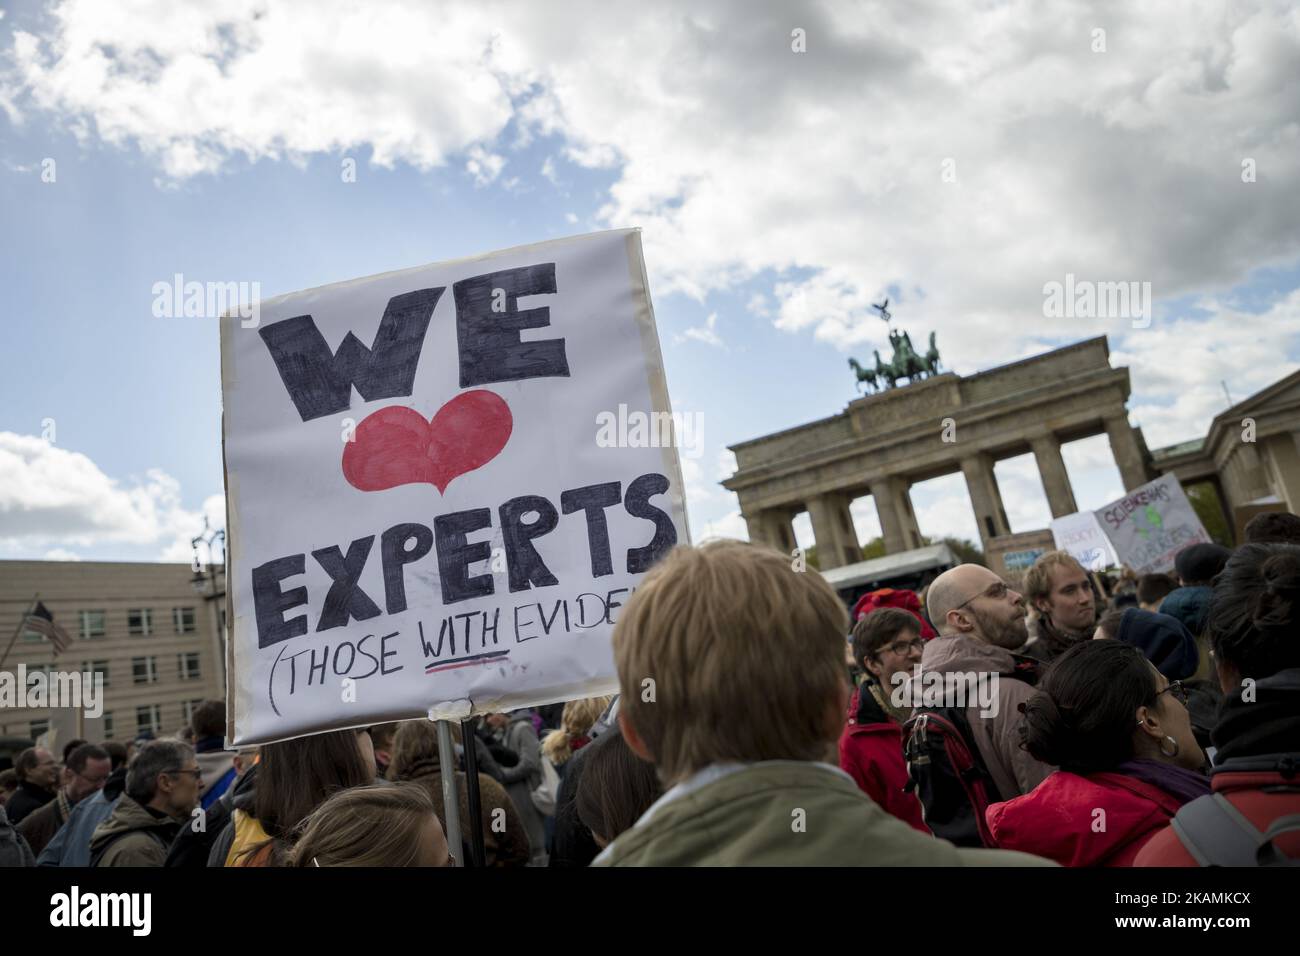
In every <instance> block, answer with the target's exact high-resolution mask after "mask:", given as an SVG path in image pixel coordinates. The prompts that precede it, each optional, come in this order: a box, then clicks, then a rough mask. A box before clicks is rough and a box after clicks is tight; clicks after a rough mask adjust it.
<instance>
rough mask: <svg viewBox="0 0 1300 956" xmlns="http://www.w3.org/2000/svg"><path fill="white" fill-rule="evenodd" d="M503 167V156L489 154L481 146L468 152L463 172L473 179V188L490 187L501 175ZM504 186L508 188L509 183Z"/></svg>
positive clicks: (504, 162)
mask: <svg viewBox="0 0 1300 956" xmlns="http://www.w3.org/2000/svg"><path fill="white" fill-rule="evenodd" d="M505 165H506V158H505V157H504V156H501V155H498V154H497V153H490V152H488V151H487V150H485V149H484V148H483V147H482V146H472V147H470V150H469V159H467V160H466V161H465V171H466V172H467V173H469V174H470V175H471V176H473V177H474V185H475V186H490V185H491V184H492V183H493V182H494V181H495V180H496V178H497V177H498V176H500V175H501V170H503V169H505ZM516 182H517V181H516ZM506 185H507V186H509V185H511V183H506Z"/></svg>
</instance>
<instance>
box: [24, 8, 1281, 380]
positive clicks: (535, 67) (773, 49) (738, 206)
mask: <svg viewBox="0 0 1300 956" xmlns="http://www.w3.org/2000/svg"><path fill="white" fill-rule="evenodd" d="M800 14H801V25H802V26H803V27H804V28H805V29H806V30H807V35H808V40H809V42H808V52H807V53H803V54H796V53H792V52H791V50H790V43H789V34H790V25H789V12H788V9H787V7H786V6H785V5H784V4H781V3H776V2H770V3H741V2H738V0H737V2H731V3H722V4H717V5H710V6H709V8H708V9H707V11H705V10H700V9H698V8H697V6H696V5H693V4H688V3H686V2H684V0H682V2H680V3H677V4H672V3H664V4H655V5H653V6H645V5H643V6H641V7H637V8H634V9H628V8H626V7H623V6H621V5H609V4H602V3H598V2H595V0H588V2H575V3H572V4H568V5H565V6H564V7H563V8H562V9H559V10H557V9H555V8H553V7H550V6H546V5H527V6H524V7H520V6H517V5H513V4H505V3H504V2H484V3H480V4H474V5H464V6H461V5H447V4H442V5H427V6H426V5H422V4H415V3H399V2H394V3H386V4H385V3H373V4H367V5H363V6H360V7H358V6H356V5H355V4H352V3H350V2H345V0H332V2H312V3H306V2H291V0H282V2H276V3H270V4H268V3H265V2H263V0H225V2H212V3H206V4H203V5H184V4H170V3H165V2H161V0H137V2H135V3H129V4H125V5H123V4H113V5H104V4H100V3H94V2H89V0H62V2H56V3H54V4H53V5H52V7H51V10H50V14H49V16H48V18H47V21H46V22H48V24H49V26H48V28H47V29H44V30H43V31H42V33H41V35H40V36H36V35H33V34H30V33H25V32H22V31H16V32H14V33H13V42H12V44H11V45H10V48H9V49H8V51H7V55H6V59H7V61H8V64H9V67H8V69H7V71H6V74H5V75H6V79H5V80H4V82H3V84H0V89H2V90H3V94H2V95H4V96H6V97H8V98H10V99H12V100H13V101H14V102H16V103H18V104H19V105H20V106H21V108H23V109H24V110H27V111H45V112H49V113H52V114H54V115H56V116H57V117H58V118H59V120H60V121H61V122H63V123H65V124H66V125H67V126H68V127H69V128H71V129H73V130H76V131H78V133H79V135H80V136H81V137H82V138H83V139H87V140H90V139H96V138H97V139H100V140H102V141H104V142H107V143H111V144H114V145H128V144H134V145H135V146H136V147H138V148H139V149H140V150H142V151H143V152H144V153H146V154H147V155H149V156H151V157H153V158H154V159H155V160H156V161H157V162H158V163H159V165H161V166H162V168H163V169H164V170H165V172H166V173H167V174H168V175H170V176H172V177H176V178H185V177H188V176H193V175H197V174H199V173H205V172H212V171H214V170H217V169H219V168H221V167H222V166H224V165H226V164H227V163H229V162H230V161H231V160H232V158H234V157H244V158H247V159H248V160H257V159H261V158H270V159H282V158H294V157H301V156H305V155H308V154H312V153H321V152H334V151H339V150H347V149H353V148H356V147H361V146H366V145H368V146H370V147H371V148H372V149H373V153H374V161H375V162H376V163H379V164H381V165H386V166H387V165H392V164H393V163H396V162H407V163H410V164H412V165H414V166H416V167H418V168H422V169H427V168H430V167H434V166H438V165H441V164H443V163H445V162H447V161H448V158H449V157H452V156H456V155H460V154H463V155H464V156H466V157H467V158H466V160H465V164H466V167H467V168H468V169H469V171H470V172H471V174H472V175H473V176H474V177H475V181H476V182H479V183H480V184H485V183H489V182H493V181H495V180H496V178H497V177H498V176H499V175H500V172H501V166H502V165H503V164H504V159H503V158H502V157H501V156H500V155H499V154H498V153H496V152H493V151H492V148H491V145H492V144H493V143H494V142H495V141H497V140H498V139H500V138H501V135H502V133H503V131H504V130H505V127H506V126H507V124H508V123H509V122H510V120H511V119H512V118H513V119H514V120H515V128H516V130H517V133H518V137H519V139H520V140H521V141H524V142H527V141H529V138H530V137H533V136H536V135H554V136H556V137H558V138H559V140H560V142H561V144H562V145H561V146H559V147H558V148H557V155H563V156H564V157H565V158H567V159H568V160H569V161H571V162H574V163H577V164H579V165H582V166H586V167H590V168H597V167H599V168H616V169H617V173H616V180H615V182H614V183H613V185H612V187H611V188H610V190H609V193H608V199H607V202H606V203H605V205H604V207H603V208H602V209H601V210H600V211H599V213H598V215H597V217H596V218H597V221H598V222H600V223H602V224H606V225H615V226H617V225H628V224H637V225H640V226H642V227H643V229H644V237H645V242H646V247H647V255H646V259H647V262H648V263H649V264H650V267H651V269H652V271H653V273H654V279H655V285H656V289H657V290H660V291H662V292H669V291H681V292H685V293H687V294H690V295H693V296H697V297H701V298H702V297H703V296H704V295H705V294H706V293H708V292H709V291H712V290H718V289H727V288H730V287H733V286H734V285H736V284H737V283H739V282H743V281H748V280H751V279H753V278H755V277H761V276H765V275H775V276H777V277H778V278H776V279H775V281H774V283H773V287H772V292H773V294H774V296H775V298H776V300H777V301H776V303H775V310H776V312H775V314H776V323H777V325H778V326H779V327H780V328H783V329H787V330H790V331H805V332H811V334H812V335H814V336H815V337H816V338H817V339H819V340H822V341H826V342H829V343H832V344H834V345H836V346H838V347H840V348H850V347H855V346H863V345H866V344H869V343H879V342H881V341H882V340H883V334H884V329H883V327H882V326H881V324H880V323H879V322H878V321H877V320H876V319H875V317H874V315H873V314H872V313H871V312H870V310H869V304H870V301H871V299H872V298H873V297H875V296H877V295H879V294H881V293H882V291H884V290H886V289H888V288H890V287H897V289H898V291H897V292H896V293H895V296H894V303H895V305H896V306H897V312H896V315H897V318H898V320H899V321H900V322H901V323H903V324H905V325H907V326H908V327H910V328H911V329H913V330H914V333H915V334H916V335H920V334H923V333H924V332H928V331H929V330H930V329H935V330H937V331H938V332H939V337H940V341H941V346H942V348H944V349H945V350H946V354H947V355H948V356H949V357H950V358H952V357H954V356H955V357H956V358H955V361H956V366H957V367H958V368H959V370H969V369H972V368H976V367H983V366H987V365H990V364H997V363H998V362H1003V361H1007V360H1010V359H1014V358H1018V357H1022V356H1024V355H1028V354H1032V353H1034V352H1036V351H1041V350H1042V349H1043V348H1045V347H1047V344H1048V343H1050V342H1054V341H1060V340H1062V339H1067V338H1076V337H1078V336H1079V334H1081V333H1089V334H1099V333H1102V332H1111V333H1115V334H1119V333H1122V332H1123V331H1124V329H1123V324H1122V323H1113V322H1112V323H1109V324H1107V323H1105V322H1093V323H1087V322H1085V323H1078V322H1073V321H1071V322H1061V321H1049V320H1045V319H1043V318H1042V299H1043V295H1042V287H1043V284H1044V283H1045V282H1047V281H1051V280H1054V279H1060V278H1061V277H1063V276H1064V275H1065V274H1066V273H1067V272H1072V273H1075V274H1076V275H1078V276H1080V277H1081V278H1092V279H1097V280H1118V279H1133V280H1143V281H1150V282H1151V283H1152V285H1153V289H1154V293H1155V296H1156V298H1157V299H1165V300H1167V299H1169V298H1170V297H1173V296H1178V295H1182V294H1185V293H1191V292H1197V291H1205V290H1211V289H1216V288H1222V287H1225V286H1228V285H1231V284H1232V283H1235V282H1237V281H1239V280H1241V279H1242V278H1243V277H1244V276H1245V275H1246V274H1247V273H1248V272H1249V270H1251V269H1253V268H1255V267H1257V266H1259V265H1261V264H1267V263H1276V262H1283V261H1287V262H1289V261H1292V260H1294V258H1295V257H1296V255H1297V254H1300V233H1297V232H1296V230H1295V229H1294V222H1295V218H1296V204H1297V201H1298V200H1297V197H1300V148H1297V146H1300V126H1297V124H1296V123H1295V122H1294V104H1295V102H1296V101H1297V98H1298V97H1300V73H1297V72H1296V71H1295V70H1293V69H1291V68H1290V64H1292V63H1293V62H1294V61H1295V59H1296V57H1297V55H1300V9H1297V8H1295V7H1291V6H1286V5H1280V4H1273V3H1268V2H1256V3H1238V2H1230V0H1202V2H1199V3H1195V4H1191V5H1182V6H1179V7H1178V8H1176V9H1175V8H1173V7H1168V6H1165V5H1159V4H1131V5H1123V6H1120V5H1115V6H1112V7H1110V8H1108V9H1107V11H1106V16H1105V20H1106V26H1107V30H1108V36H1109V38H1110V43H1109V47H1108V51H1107V52H1106V53H1103V54H1099V53H1094V52H1093V51H1092V49H1091V29H1092V25H1093V22H1094V20H1095V19H1096V18H1095V17H1094V16H1092V15H1091V14H1090V12H1089V11H1088V10H1087V8H1086V7H1081V6H1080V5H1079V4H1078V3H1077V2H1076V0H1051V2H1042V3H1035V4H1025V3H1019V4H1012V5H1009V6H1008V5H984V6H979V7H976V8H972V9H965V10H962V11H960V12H954V10H953V8H952V7H951V6H950V5H948V4H943V3H939V2H937V0H930V2H925V0H920V2H916V3H909V4H906V5H903V6H899V5H896V4H890V3H886V2H883V0H877V2H867V3H864V4H861V5H859V6H855V7H853V8H852V12H850V11H849V8H845V7H843V6H842V5H839V4H835V3H831V2H823V3H815V4H812V5H809V6H806V7H802V8H801V10H800ZM1245 157H1249V158H1251V159H1253V160H1255V162H1256V163H1257V166H1258V169H1259V170H1260V175H1259V181H1258V182H1256V183H1251V184H1247V183H1243V182H1241V179H1240V163H1241V160H1242V159H1243V158H1245ZM947 160H951V161H952V164H951V165H950V166H947V167H946V166H945V162H946V161H947ZM547 164H549V165H550V167H551V170H552V172H553V171H554V163H553V160H552V157H548V158H547V160H546V163H545V164H544V165H543V174H544V175H545V174H546V166H547ZM945 169H951V170H953V171H955V181H952V182H948V181H945V178H944V172H945ZM792 269H796V270H798V271H797V272H794V273H792V272H790V271H789V270H792ZM754 305H755V303H751V307H754ZM758 308H759V309H763V308H766V305H765V304H763V303H758ZM1009 320H1014V321H1016V322H1017V323H1018V325H1017V326H1016V328H1017V332H1018V334H1017V335H1015V336H1007V335H1005V334H1004V333H1005V331H1006V329H1007V322H1008V321H1009ZM1026 323H1027V324H1026ZM1143 341H1145V340H1140V339H1137V338H1136V337H1134V344H1133V348H1134V349H1135V350H1138V351H1141V350H1144V349H1145V348H1146V347H1145V346H1144V345H1143V344H1142V342H1143ZM1139 384H1140V383H1139Z"/></svg>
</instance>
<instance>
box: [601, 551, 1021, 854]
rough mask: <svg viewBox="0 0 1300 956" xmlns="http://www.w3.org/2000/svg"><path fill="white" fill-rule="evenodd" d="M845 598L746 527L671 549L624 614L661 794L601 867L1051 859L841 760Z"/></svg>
mask: <svg viewBox="0 0 1300 956" xmlns="http://www.w3.org/2000/svg"><path fill="white" fill-rule="evenodd" d="M848 625H849V620H848V612H847V611H846V609H845V607H844V605H843V604H842V603H841V602H840V600H839V597H838V596H837V595H836V594H835V592H834V591H833V590H832V589H831V587H830V585H828V584H827V583H826V582H825V581H824V580H823V579H822V578H821V576H820V575H818V574H816V573H814V572H798V571H795V570H793V569H792V568H791V566H790V560H789V558H788V557H786V556H784V555H782V554H780V553H778V552H776V551H773V550H770V549H768V548H764V547H760V546H756V545H752V544H747V543H745V542H740V541H716V542H711V543H709V544H706V545H703V546H702V547H698V548H693V547H679V548H676V549H675V550H673V551H672V552H671V553H670V554H669V555H668V556H667V557H665V558H664V559H663V561H662V562H661V563H659V564H658V565H657V566H656V567H655V568H653V569H652V570H651V571H650V572H649V573H648V574H647V575H646V576H645V578H644V579H643V581H642V583H641V585H640V586H639V587H638V588H637V590H636V592H635V593H634V594H633V595H632V598H631V599H630V600H629V601H628V603H627V606H626V607H625V608H624V611H623V614H622V616H621V617H620V618H619V621H618V624H617V625H615V628H614V660H615V663H616V665H617V668H618V676H619V685H620V690H621V692H622V697H621V699H620V700H621V707H620V710H619V724H620V726H621V728H622V731H623V735H624V736H625V738H626V739H627V742H628V745H629V746H630V747H631V748H632V750H633V751H634V752H635V753H637V754H638V755H639V756H640V757H641V758H642V759H644V760H648V761H649V762H651V763H653V764H654V765H655V767H656V769H657V771H658V773H659V777H660V779H661V780H662V781H663V784H664V787H665V793H664V795H663V796H662V797H661V798H660V799H659V800H657V801H656V802H655V803H654V804H653V805H652V806H651V807H650V809H649V810H647V811H646V812H645V813H644V814H643V815H642V816H641V818H640V819H639V820H638V821H637V823H636V825H635V826H633V827H632V828H631V829H630V830H627V831H625V832H624V833H623V834H622V835H620V836H619V837H618V839H616V840H615V841H614V842H613V843H612V844H610V846H609V847H608V848H607V849H606V850H605V851H604V852H603V853H602V854H601V855H600V856H599V857H597V859H596V864H597V865H605V866H710V865H713V866H737V865H739V866H763V865H778V866H791V865H805V866H817V865H821V866H846V865H848V866H852V865H857V866H906V865H916V866H961V865H981V864H982V865H1006V864H1027V865H1028V864H1040V863H1042V862H1043V861H1041V860H1039V859H1038V858H1036V857H1031V856H1027V855H1023V854H1005V853H1002V852H998V851H990V850H959V849H957V848H956V847H954V846H952V845H951V844H950V843H947V842H945V841H943V840H938V839H935V838H933V837H929V836H926V835H924V834H921V833H918V832H917V831H916V830H913V829H912V828H911V827H909V826H908V825H907V824H906V823H903V822H902V821H901V820H898V819H896V818H894V817H892V816H890V815H889V814H888V813H886V812H885V811H884V810H882V809H880V807H878V806H877V805H876V804H875V803H874V802H873V801H872V800H871V798H870V797H868V796H867V795H866V794H864V793H863V792H862V791H861V790H859V789H858V787H857V785H856V784H855V783H854V782H853V779H852V778H851V777H850V776H849V775H848V774H846V773H844V772H843V771H842V770H840V769H839V767H837V766H835V753H836V741H837V739H838V737H839V732H840V727H841V725H842V722H843V714H844V708H845V706H846V705H847V700H848V686H847V683H846V682H845V680H844V661H843V656H844V635H845V633H847V631H848Z"/></svg>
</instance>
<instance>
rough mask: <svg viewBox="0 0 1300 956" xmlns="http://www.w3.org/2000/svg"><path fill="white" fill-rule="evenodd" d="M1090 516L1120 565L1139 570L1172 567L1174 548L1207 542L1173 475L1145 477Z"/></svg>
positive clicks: (1154, 572) (1175, 552) (1165, 569)
mask: <svg viewBox="0 0 1300 956" xmlns="http://www.w3.org/2000/svg"><path fill="white" fill-rule="evenodd" d="M1094 514H1095V515H1096V517H1097V523H1098V524H1099V525H1100V526H1101V528H1102V530H1104V531H1105V532H1106V536H1107V537H1108V538H1110V542H1111V544H1112V545H1113V546H1114V548H1115V553H1116V555H1117V556H1118V558H1119V561H1120V563H1122V564H1126V565H1128V566H1129V567H1130V568H1132V569H1133V570H1134V571H1136V572H1137V573H1138V574H1158V573H1160V572H1163V571H1172V570H1173V567H1174V558H1175V557H1176V556H1177V555H1178V552H1179V551H1181V550H1183V548H1186V547H1187V546H1188V545H1192V544H1197V543H1198V542H1202V541H1207V542H1208V541H1209V540H1210V535H1209V534H1208V533H1207V532H1206V530H1205V527H1204V525H1202V524H1201V519H1200V518H1198V517H1197V516H1196V511H1195V510H1194V509H1193V508H1192V504H1191V502H1190V501H1188V500H1187V495H1186V494H1184V493H1183V486H1182V485H1181V484H1179V481H1178V479H1177V478H1176V477H1174V476H1173V475H1162V476H1161V477H1159V478H1157V479H1156V480H1155V481H1149V482H1147V483H1146V484H1145V485H1142V486H1141V487H1139V488H1135V489H1133V490H1132V491H1130V492H1129V493H1128V494H1126V495H1125V496H1124V497H1123V498H1120V499H1119V500H1117V501H1112V502H1111V503H1110V504H1108V505H1106V506H1104V507H1102V508H1098V509H1097V510H1096V511H1095V512H1094Z"/></svg>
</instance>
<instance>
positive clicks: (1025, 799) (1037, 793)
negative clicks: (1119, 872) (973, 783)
mask: <svg viewBox="0 0 1300 956" xmlns="http://www.w3.org/2000/svg"><path fill="white" fill-rule="evenodd" d="M1180 806H1182V803H1181V802H1180V801H1179V800H1178V799H1177V798H1176V797H1174V796H1172V795H1171V794H1168V793H1165V791H1163V790H1161V789H1160V788H1159V787H1154V786H1152V785H1151V784H1149V783H1144V782H1143V781H1141V780H1138V779H1136V778H1134V777H1129V776H1126V775H1125V774H1120V773H1092V774H1088V775H1087V776H1080V775H1078V774H1074V773H1070V772H1068V771H1065V770H1058V771H1056V772H1055V773H1053V774H1051V775H1050V776H1049V777H1048V778H1047V779H1046V780H1044V781H1043V782H1042V783H1040V784H1039V785H1038V786H1037V787H1035V788H1034V789H1033V790H1031V791H1030V792H1029V793H1026V794H1024V795H1023V796H1019V797H1016V798H1015V799H1014V800H1007V801H1006V802H1004V803H995V804H993V805H992V806H990V807H989V808H988V810H987V812H986V813H985V814H984V818H985V819H986V820H987V821H988V824H989V829H990V830H991V831H992V834H993V842H994V844H995V845H996V846H997V847H998V848H999V849H1003V850H1021V851H1023V852H1025V853H1033V854H1034V855H1036V856H1045V857H1047V858H1048V859H1049V860H1055V861H1056V862H1057V863H1060V864H1061V865H1062V866H1132V865H1133V860H1134V858H1135V857H1136V856H1137V855H1138V851H1140V850H1141V849H1142V847H1143V846H1144V845H1145V844H1146V842H1147V841H1148V840H1150V839H1151V838H1152V837H1153V836H1155V834H1156V833H1158V832H1159V831H1160V830H1161V829H1162V828H1164V827H1167V826H1168V825H1169V821H1170V820H1171V819H1173V816H1174V814H1175V813H1177V812H1178V808H1179V807H1180ZM1097 810H1104V811H1105V816H1104V817H1102V816H1100V815H1099V814H1098V813H1096V811H1097Z"/></svg>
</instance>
